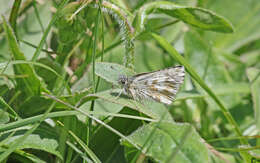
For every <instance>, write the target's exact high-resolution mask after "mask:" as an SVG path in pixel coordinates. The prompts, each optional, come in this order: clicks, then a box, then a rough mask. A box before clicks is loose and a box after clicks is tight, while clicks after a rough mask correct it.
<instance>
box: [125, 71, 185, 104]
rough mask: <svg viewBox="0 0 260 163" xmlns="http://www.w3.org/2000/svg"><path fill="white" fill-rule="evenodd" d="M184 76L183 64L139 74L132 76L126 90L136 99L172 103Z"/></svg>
mask: <svg viewBox="0 0 260 163" xmlns="http://www.w3.org/2000/svg"><path fill="white" fill-rule="evenodd" d="M184 76H185V71H184V67H183V66H177V67H171V68H167V69H164V70H159V71H154V72H150V73H142V74H137V75H135V76H133V77H131V78H130V80H129V83H128V84H129V87H127V88H126V89H128V90H126V92H129V93H130V95H131V96H132V97H133V98H134V99H139V100H142V99H143V98H150V99H153V100H155V101H158V102H161V103H164V104H168V105H170V104H171V103H172V102H173V100H174V98H175V96H176V94H177V92H178V90H179V88H180V85H181V84H182V83H183V80H184Z"/></svg>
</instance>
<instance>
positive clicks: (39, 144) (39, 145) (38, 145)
mask: <svg viewBox="0 0 260 163" xmlns="http://www.w3.org/2000/svg"><path fill="white" fill-rule="evenodd" d="M20 137H21V135H15V136H12V137H10V138H8V140H5V144H6V145H7V146H10V145H11V144H12V143H13V142H14V143H15V142H16V141H15V140H16V139H18V138H20ZM17 149H38V150H42V151H45V152H48V153H51V154H54V155H56V156H57V157H59V158H61V159H62V157H61V155H60V153H59V152H58V151H57V149H58V142H57V141H56V140H55V139H50V138H42V137H40V135H36V134H31V135H29V136H28V137H27V138H26V139H25V140H24V142H23V143H22V144H21V145H19V146H18V148H17Z"/></svg>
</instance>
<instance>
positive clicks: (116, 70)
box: [95, 62, 134, 85]
mask: <svg viewBox="0 0 260 163" xmlns="http://www.w3.org/2000/svg"><path fill="white" fill-rule="evenodd" d="M95 67H96V69H95V73H96V75H98V76H100V77H102V78H103V79H105V80H106V81H108V82H111V83H113V84H115V85H118V83H117V80H118V77H119V76H120V75H127V76H128V75H133V74H134V72H133V71H131V70H130V69H127V68H125V67H124V66H121V65H119V64H115V63H106V62H97V63H96V65H95Z"/></svg>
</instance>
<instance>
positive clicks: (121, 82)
mask: <svg viewBox="0 0 260 163" xmlns="http://www.w3.org/2000/svg"><path fill="white" fill-rule="evenodd" d="M117 82H118V84H119V85H121V86H124V85H126V84H127V83H128V77H127V76H125V75H120V76H119V77H118V79H117Z"/></svg>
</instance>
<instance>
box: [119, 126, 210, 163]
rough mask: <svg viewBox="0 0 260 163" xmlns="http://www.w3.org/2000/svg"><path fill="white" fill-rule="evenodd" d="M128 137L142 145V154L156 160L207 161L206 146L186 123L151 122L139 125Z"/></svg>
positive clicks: (194, 162)
mask: <svg viewBox="0 0 260 163" xmlns="http://www.w3.org/2000/svg"><path fill="white" fill-rule="evenodd" d="M128 138H129V139H130V140H132V141H134V142H136V143H137V144H138V145H139V146H140V147H142V153H143V155H145V156H148V157H151V158H152V159H154V160H156V161H158V162H182V163H186V162H187V163H190V162H192V163H196V162H197V163H202V162H203V163H204V162H205V163H206V162H209V152H208V149H207V147H206V146H205V144H204V142H203V140H202V138H201V137H200V136H199V135H198V133H197V132H196V131H195V130H194V129H193V128H192V127H191V126H190V125H188V124H177V123H167V122H161V123H160V122H158V123H151V124H147V125H144V126H142V127H140V128H139V129H137V130H136V131H135V132H134V133H132V134H131V135H129V136H128ZM121 143H122V144H123V145H125V147H126V148H133V147H132V146H131V145H130V144H129V143H128V142H127V141H125V140H121ZM132 152H133V150H132Z"/></svg>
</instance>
